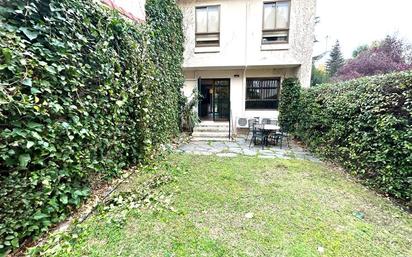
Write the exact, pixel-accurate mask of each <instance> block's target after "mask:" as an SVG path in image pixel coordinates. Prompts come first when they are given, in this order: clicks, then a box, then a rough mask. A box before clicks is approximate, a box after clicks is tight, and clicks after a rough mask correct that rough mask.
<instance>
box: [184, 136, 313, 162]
mask: <svg viewBox="0 0 412 257" xmlns="http://www.w3.org/2000/svg"><path fill="white" fill-rule="evenodd" d="M176 151H177V152H180V153H187V154H196V155H216V156H219V157H236V156H241V155H245V156H256V157H258V158H266V159H274V158H280V159H301V160H309V161H314V162H319V159H317V158H315V157H314V156H313V155H311V154H310V153H309V152H307V151H305V150H304V149H303V148H302V147H300V146H298V145H296V144H294V143H293V142H291V144H290V145H289V147H288V146H283V147H282V148H280V147H279V146H267V147H264V149H263V150H262V147H261V146H260V145H257V146H254V145H253V144H252V145H251V147H249V141H246V140H245V139H244V138H239V139H237V140H236V141H230V142H213V141H209V142H201V141H200V142H189V143H186V144H183V145H181V146H180V147H179V148H178V149H177V150H176Z"/></svg>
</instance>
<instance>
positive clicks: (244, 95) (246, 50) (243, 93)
mask: <svg viewBox="0 0 412 257" xmlns="http://www.w3.org/2000/svg"><path fill="white" fill-rule="evenodd" d="M249 5H250V0H248V1H247V2H246V24H245V25H246V26H245V65H244V69H243V80H242V84H243V92H242V95H243V100H245V99H246V71H247V68H248V58H247V57H248V56H247V54H248V41H247V39H248V31H249V30H248V15H249ZM243 107H244V110H243V111H244V112H245V111H246V106H245V101H243Z"/></svg>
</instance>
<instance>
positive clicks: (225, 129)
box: [193, 126, 229, 132]
mask: <svg viewBox="0 0 412 257" xmlns="http://www.w3.org/2000/svg"><path fill="white" fill-rule="evenodd" d="M193 131H194V132H206V131H207V132H229V127H206V126H204V127H194V129H193Z"/></svg>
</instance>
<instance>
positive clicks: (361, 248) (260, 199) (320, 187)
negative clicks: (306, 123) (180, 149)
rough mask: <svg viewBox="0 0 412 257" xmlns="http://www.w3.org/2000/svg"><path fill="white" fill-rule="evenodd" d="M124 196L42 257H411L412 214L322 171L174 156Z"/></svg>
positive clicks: (316, 166)
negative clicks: (48, 255) (49, 256)
mask: <svg viewBox="0 0 412 257" xmlns="http://www.w3.org/2000/svg"><path fill="white" fill-rule="evenodd" d="M147 181H151V182H147ZM142 188H148V189H149V190H146V191H145V190H142ZM121 191H122V192H123V193H120V194H119V195H118V196H117V197H115V199H114V200H112V202H111V203H110V204H108V206H106V210H105V211H102V212H101V213H100V214H96V215H94V216H93V217H92V218H90V219H88V220H87V221H86V222H85V223H83V224H82V225H81V226H80V229H78V231H77V232H75V233H74V232H72V234H71V236H69V237H67V236H66V237H64V236H62V235H59V236H57V237H54V239H50V242H49V243H48V244H46V245H45V246H43V248H42V250H43V251H45V252H43V253H49V254H50V255H57V256H59V255H60V256H322V255H323V256H385V257H386V256H412V250H411V247H410V246H411V244H412V218H411V215H410V214H409V213H407V212H404V211H402V210H401V209H400V208H399V207H397V206H395V205H394V204H392V203H391V202H390V201H389V200H388V199H385V198H383V197H381V196H378V195H376V193H374V192H373V191H371V190H369V189H367V188H365V187H364V186H362V185H360V184H358V183H357V182H355V181H354V180H353V179H351V177H350V176H347V175H345V174H344V173H342V172H341V171H339V170H338V169H336V168H333V167H330V166H328V165H325V164H323V163H319V162H311V161H308V160H297V159H296V160H287V159H259V158H258V157H248V156H237V157H234V158H222V157H218V156H205V155H189V154H182V153H181V154H171V155H169V156H167V157H166V158H165V160H163V161H160V162H159V164H158V166H157V167H156V168H152V169H149V170H145V171H144V172H140V173H138V175H136V176H135V177H134V178H133V179H132V180H130V181H129V182H128V183H127V184H125V185H123V187H122V188H121ZM136 195H140V196H144V197H140V198H139V197H136ZM133 199H140V200H139V201H138V200H133ZM73 233H74V235H73ZM56 238H57V239H56ZM62 238H68V239H66V240H63V239H62Z"/></svg>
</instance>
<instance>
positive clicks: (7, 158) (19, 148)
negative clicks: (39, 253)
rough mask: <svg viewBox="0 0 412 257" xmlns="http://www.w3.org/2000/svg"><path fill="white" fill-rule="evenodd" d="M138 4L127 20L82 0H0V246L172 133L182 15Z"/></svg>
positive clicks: (72, 203) (66, 208)
mask: <svg viewBox="0 0 412 257" xmlns="http://www.w3.org/2000/svg"><path fill="white" fill-rule="evenodd" d="M146 11H147V15H148V21H147V24H143V25H139V26H136V24H135V23H133V22H131V21H129V20H126V19H124V18H123V17H121V16H120V15H119V14H118V13H116V12H115V11H111V10H108V9H106V8H105V7H103V6H100V5H99V4H96V3H95V2H94V1H91V0H31V1H25V0H24V1H23V0H13V1H10V0H7V1H2V6H1V7H0V126H1V133H0V172H1V173H0V210H1V212H0V220H1V222H0V252H1V251H2V250H1V249H3V250H4V249H7V248H16V247H18V246H19V243H20V242H21V241H22V240H24V239H25V238H28V237H31V236H33V235H38V234H39V233H41V232H44V231H46V230H47V229H48V228H49V227H50V226H51V225H52V224H55V223H57V222H59V221H61V220H63V219H64V218H65V217H66V215H67V214H68V213H69V212H70V211H71V210H72V209H73V208H74V207H76V206H78V205H79V204H80V202H81V201H82V200H83V199H84V198H86V197H87V195H88V193H89V191H90V185H91V183H92V182H93V181H94V180H96V179H104V178H110V177H112V176H116V175H118V174H119V172H120V171H121V170H122V169H124V168H127V167H129V166H132V165H135V164H136V163H138V162H141V161H144V160H145V159H146V157H147V156H148V154H149V153H150V152H151V150H152V149H153V148H155V147H156V146H157V145H159V144H161V143H165V142H168V140H169V139H170V138H171V137H173V136H175V135H176V134H177V133H178V131H179V115H178V107H179V100H180V88H181V86H182V81H183V75H182V70H181V66H182V53H183V33H182V23H181V22H182V14H181V12H180V11H179V8H178V7H177V6H176V3H175V1H173V0H148V1H147V6H146Z"/></svg>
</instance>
